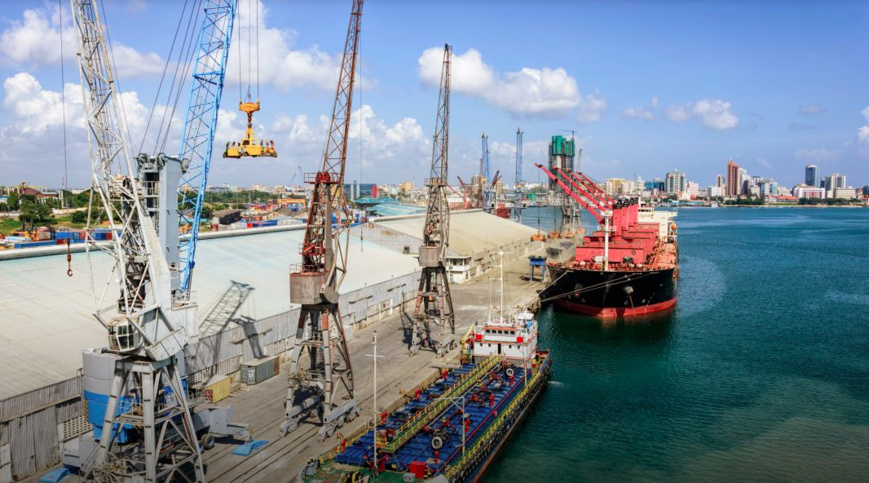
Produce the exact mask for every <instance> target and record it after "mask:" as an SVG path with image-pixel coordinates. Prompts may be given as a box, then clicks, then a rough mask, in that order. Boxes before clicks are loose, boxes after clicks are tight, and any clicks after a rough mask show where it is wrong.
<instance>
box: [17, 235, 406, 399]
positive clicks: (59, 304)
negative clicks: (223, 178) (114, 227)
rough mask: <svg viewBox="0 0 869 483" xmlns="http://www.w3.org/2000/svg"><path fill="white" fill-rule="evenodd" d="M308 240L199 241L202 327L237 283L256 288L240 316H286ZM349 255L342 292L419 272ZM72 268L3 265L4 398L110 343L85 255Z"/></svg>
mask: <svg viewBox="0 0 869 483" xmlns="http://www.w3.org/2000/svg"><path fill="white" fill-rule="evenodd" d="M248 233H250V232H248ZM303 236H304V230H301V229H299V230H289V231H280V232H271V233H257V234H249V235H245V236H229V237H226V238H214V239H207V240H201V241H200V243H199V245H198V250H197V257H196V271H195V272H194V278H193V288H194V290H195V292H196V295H197V300H198V302H199V320H200V323H202V321H203V320H204V319H205V317H206V316H207V315H208V313H209V312H211V311H212V309H214V307H215V306H216V304H217V303H218V301H219V300H220V298H221V296H222V295H223V294H224V293H226V292H227V291H228V290H229V289H230V288H231V287H233V282H236V283H240V284H247V285H250V287H251V288H252V289H253V290H251V292H250V294H249V297H248V298H247V300H246V302H245V303H244V304H243V306H242V307H241V309H240V310H239V313H237V314H236V317H250V318H253V319H263V318H266V317H269V316H271V315H275V314H279V313H282V312H286V311H287V310H289V309H290V303H289V273H290V268H289V267H290V264H293V263H299V262H300V261H301V257H300V255H299V246H300V245H301V243H302V237H303ZM349 250H350V253H349V266H348V274H347V278H346V279H345V280H344V283H343V285H342V286H341V292H343V293H346V292H350V291H353V290H355V289H357V288H360V287H363V286H365V285H370V284H374V283H377V282H381V281H384V280H388V279H389V278H390V277H393V276H396V277H397V276H400V275H404V274H407V273H412V272H414V271H416V270H418V264H417V261H416V260H415V259H413V258H411V257H407V256H404V255H401V254H399V253H396V252H394V251H391V250H389V249H386V248H384V247H381V246H379V245H375V244H374V243H371V242H370V241H369V242H365V243H364V245H363V244H360V242H359V239H358V238H351V240H350V248H349ZM92 260H93V263H94V268H95V271H96V274H97V279H96V280H98V282H97V283H98V284H99V286H102V285H103V283H102V282H99V280H105V278H106V276H107V274H108V271H109V268H110V262H111V259H110V258H109V256H107V255H105V254H103V253H93V254H92ZM72 268H73V271H74V274H75V275H74V276H73V277H67V275H66V269H67V266H66V257H65V256H64V255H54V256H44V257H34V258H23V259H15V260H4V261H0V314H2V315H0V400H2V399H5V398H8V397H10V396H14V395H16V394H20V393H22V392H26V391H30V390H33V389H37V388H40V387H43V386H46V385H49V384H53V383H56V382H59V381H62V380H64V379H68V378H71V377H73V376H75V375H76V371H77V370H78V368H80V367H81V351H82V350H83V349H85V348H88V347H103V346H105V345H107V344H106V333H105V330H104V329H103V328H102V327H101V326H100V325H99V322H97V321H96V319H94V317H93V315H92V312H93V302H92V296H91V285H90V284H91V278H90V276H89V273H88V264H87V260H86V257H85V254H84V253H76V254H73V261H72ZM115 287H116V286H115V285H113V286H112V288H110V289H109V292H108V293H109V295H107V297H106V298H107V301H108V302H110V303H111V300H109V299H113V298H116V297H117V295H116V294H117V288H115Z"/></svg>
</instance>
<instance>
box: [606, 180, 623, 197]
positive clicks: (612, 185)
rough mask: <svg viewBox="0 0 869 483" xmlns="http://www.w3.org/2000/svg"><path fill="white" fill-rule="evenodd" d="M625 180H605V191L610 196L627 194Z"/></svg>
mask: <svg viewBox="0 0 869 483" xmlns="http://www.w3.org/2000/svg"><path fill="white" fill-rule="evenodd" d="M626 185H627V180H626V179H624V178H610V179H608V180H606V190H607V192H608V193H609V194H611V195H623V194H626V193H627V186H626Z"/></svg>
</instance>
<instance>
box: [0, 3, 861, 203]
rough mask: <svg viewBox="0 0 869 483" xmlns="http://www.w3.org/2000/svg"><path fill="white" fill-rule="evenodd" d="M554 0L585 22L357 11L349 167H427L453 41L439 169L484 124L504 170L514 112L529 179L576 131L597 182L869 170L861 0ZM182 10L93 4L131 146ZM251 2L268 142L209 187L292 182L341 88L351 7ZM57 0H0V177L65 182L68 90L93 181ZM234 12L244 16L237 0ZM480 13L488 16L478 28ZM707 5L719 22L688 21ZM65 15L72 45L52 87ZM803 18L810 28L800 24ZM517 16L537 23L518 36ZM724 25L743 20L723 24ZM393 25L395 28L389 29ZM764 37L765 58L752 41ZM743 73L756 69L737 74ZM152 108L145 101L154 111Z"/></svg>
mask: <svg viewBox="0 0 869 483" xmlns="http://www.w3.org/2000/svg"><path fill="white" fill-rule="evenodd" d="M552 6H557V7H558V8H559V9H560V11H561V12H562V13H561V15H562V16H565V17H571V18H577V19H583V25H584V26H585V28H583V29H582V30H581V31H578V32H577V33H576V35H575V36H573V37H571V38H570V39H567V40H565V39H561V38H553V36H551V35H549V36H542V35H533V34H534V32H535V29H542V28H545V25H546V22H547V18H548V17H547V15H548V14H547V13H546V12H550V11H551V8H540V6H539V5H537V4H535V5H525V4H520V3H515V4H509V5H507V6H506V7H505V8H503V9H499V10H497V11H492V9H491V8H490V7H489V6H488V4H485V3H482V4H477V3H467V4H459V3H456V4H451V6H450V9H449V10H450V13H449V14H448V13H447V12H446V11H445V10H446V9H443V8H440V7H439V6H438V5H437V4H427V3H419V2H414V3H413V4H395V3H390V4H388V5H387V6H384V5H383V4H376V3H375V4H372V5H371V6H370V7H371V8H370V9H369V10H368V11H367V13H366V18H367V19H369V22H370V23H369V24H368V25H370V26H369V27H368V28H366V31H365V32H363V34H362V62H361V65H362V72H361V74H362V82H361V85H362V86H363V90H362V91H360V95H359V96H357V99H356V103H355V106H354V110H353V111H354V116H355V118H356V119H355V120H356V121H357V122H355V123H353V127H351V131H352V132H351V138H352V139H351V146H350V151H349V154H348V156H349V159H348V179H356V180H359V181H362V182H371V181H377V182H384V183H396V182H400V181H403V180H415V181H416V182H417V183H421V182H422V180H423V178H424V177H425V174H424V173H425V166H427V164H428V162H429V159H430V156H431V145H430V137H431V134H432V132H433V122H434V115H435V112H434V109H435V104H436V100H437V99H436V97H437V88H436V81H434V80H433V75H432V72H433V70H432V66H435V67H436V66H437V62H435V61H433V60H432V59H437V57H438V56H439V55H440V54H439V53H438V52H439V49H440V48H441V47H440V46H442V45H443V43H444V42H450V43H451V44H453V46H454V48H455V65H454V74H455V79H454V83H453V90H454V99H453V113H452V117H451V121H452V127H451V153H450V161H451V174H452V176H451V177H452V178H454V177H455V176H456V175H459V176H463V177H470V175H471V174H473V173H474V172H475V171H476V168H477V166H478V164H479V158H480V146H479V136H480V133H481V132H482V131H486V133H487V134H489V136H490V140H489V148H490V152H491V161H492V170H493V171H495V170H501V172H502V174H504V173H512V172H513V171H514V167H513V161H514V159H515V132H516V127H517V126H519V127H521V129H522V130H523V131H524V133H525V135H524V166H523V171H524V173H525V177H526V178H527V179H528V180H530V181H537V177H538V175H539V173H537V172H536V169H535V168H534V167H533V163H535V162H543V161H544V160H545V159H546V149H547V145H548V143H549V141H550V137H551V136H552V135H556V134H562V135H570V134H571V132H573V133H575V136H576V141H577V149H580V148H581V149H582V150H583V165H584V170H585V171H586V172H587V173H588V174H589V175H590V176H592V177H594V178H595V179H601V180H602V179H606V178H609V177H613V176H621V177H625V178H631V177H634V176H636V175H639V176H642V177H643V178H645V179H652V178H656V177H661V176H663V175H664V173H666V172H668V171H671V170H672V169H674V168H677V169H679V170H680V171H682V172H684V173H686V174H687V175H688V177H689V178H691V179H696V180H700V182H701V183H702V184H706V183H707V182H709V183H711V182H713V180H714V179H715V176H716V175H718V174H721V170H720V163H721V162H722V160H725V161H726V160H727V159H730V158H731V157H732V158H733V159H734V161H736V162H737V163H739V164H740V166H744V167H746V168H747V169H749V171H751V172H755V173H759V174H760V175H763V176H766V177H775V178H777V179H780V181H781V183H782V184H787V185H794V184H796V183H798V182H799V181H800V180H801V179H802V178H803V175H802V169H803V167H804V166H805V165H806V164H810V163H812V164H817V165H819V166H822V170H823V171H825V172H841V173H844V174H847V175H848V176H849V177H850V179H852V180H854V183H853V184H855V185H856V184H857V181H858V180H859V181H860V184H862V183H864V182H866V181H869V167H867V166H869V119H867V117H869V107H867V105H869V99H867V98H866V97H865V95H864V94H863V88H862V87H861V85H860V83H859V82H858V81H859V79H862V78H865V77H866V74H867V73H869V68H867V67H866V66H863V65H862V63H859V62H852V61H851V60H850V59H851V58H852V56H851V55H850V54H849V52H851V50H853V49H854V46H855V45H860V44H862V43H865V40H867V36H869V34H867V32H866V31H865V29H863V28H862V23H861V21H860V19H861V18H866V16H867V14H869V7H867V6H866V5H862V4H858V3H841V4H835V5H834V6H833V7H832V8H830V7H829V6H820V5H812V4H807V3H798V4H794V5H788V6H787V11H786V15H784V13H785V10H784V8H785V7H784V6H783V5H780V4H774V3H762V4H756V5H755V4H750V5H740V6H738V7H737V6H732V5H728V4H725V3H715V2H712V3H704V4H701V5H693V6H692V7H691V8H684V5H682V4H678V5H677V4H655V5H650V4H641V3H637V4H630V7H631V8H629V9H625V8H624V5H618V4H616V5H607V4H594V3H581V4H576V5H574V4H563V3H553V4H552ZM179 8H180V7H176V6H175V5H174V4H173V3H170V2H145V1H140V2H131V3H114V2H111V3H109V4H107V5H106V16H107V18H109V19H110V20H111V25H112V30H111V32H110V33H111V34H112V40H113V42H114V45H115V47H114V49H115V50H114V54H115V56H116V57H117V64H118V77H119V85H120V88H121V90H122V91H123V92H124V99H125V102H126V104H125V105H126V114H127V116H128V117H129V124H130V128H131V131H132V138H133V143H132V144H133V145H134V150H135V149H138V147H139V145H140V144H141V140H142V138H143V132H144V126H145V124H146V121H147V117H148V116H149V115H150V114H151V112H152V110H151V105H152V103H153V101H154V97H155V94H156V91H157V88H158V85H159V80H160V76H161V73H162V71H163V68H164V64H165V59H166V56H167V54H168V51H169V40H168V39H171V37H172V35H171V33H172V32H171V31H172V30H173V29H174V25H169V24H167V23H165V22H161V21H159V19H161V18H169V17H172V16H173V15H175V14H177V12H176V10H178V9H179ZM253 8H254V9H257V10H258V11H259V15H260V19H261V28H262V30H261V32H260V35H261V38H260V46H261V47H260V48H261V49H262V50H263V53H262V57H263V58H268V59H270V61H269V62H268V63H266V62H264V63H263V65H262V74H261V81H260V86H259V87H261V91H262V92H261V100H262V111H261V112H259V113H257V118H256V122H257V123H258V124H259V125H258V126H257V127H258V128H259V130H258V132H259V133H260V134H261V135H262V136H263V137H264V138H266V139H274V140H275V142H276V144H277V148H278V151H279V153H280V156H279V158H278V159H277V160H257V161H243V162H239V161H233V160H225V159H222V158H220V157H219V156H216V157H215V162H214V164H213V167H212V178H211V179H212V181H213V182H214V183H217V184H220V183H225V182H227V183H236V184H242V185H251V184H253V183H256V182H263V181H265V180H281V182H282V183H283V184H289V183H290V179H291V177H292V176H293V174H295V173H296V172H297V170H298V167H301V168H302V170H303V171H311V170H313V167H314V166H315V164H316V163H317V162H318V160H319V157H320V151H321V149H322V144H323V141H324V139H325V129H324V127H323V126H322V124H323V123H322V120H321V118H322V116H324V115H325V114H327V111H328V109H329V102H328V97H329V92H330V91H331V90H333V89H334V83H335V78H336V73H337V67H336V62H337V59H338V57H339V52H340V47H341V46H340V45H339V44H337V43H336V42H335V40H334V39H335V38H340V36H341V31H342V30H343V29H344V28H346V25H345V23H346V22H345V20H344V18H343V17H344V14H343V10H345V9H346V5H344V4H343V3H340V2H334V3H332V2H326V3H323V2H317V3H306V2H303V3H285V2H269V1H265V2H261V3H256V4H254V6H253ZM64 9H65V10H64V12H63V14H62V15H59V14H58V11H57V10H56V7H54V6H53V5H50V4H38V3H26V4H24V5H21V4H11V3H6V4H3V5H2V6H0V17H2V18H3V19H4V20H5V25H4V26H3V28H2V31H0V75H2V77H3V79H4V82H3V88H4V92H3V98H4V101H3V109H2V110H0V123H2V127H0V133H2V136H3V137H4V141H5V145H6V146H7V149H6V150H5V152H4V153H3V154H2V155H0V163H2V164H0V166H2V170H0V177H2V180H0V184H6V185H10V184H17V183H18V182H20V181H24V180H26V181H28V182H31V183H34V184H39V185H46V186H59V185H60V184H61V178H62V177H63V158H64V152H63V144H62V138H63V132H62V129H61V128H62V112H61V107H62V106H61V101H62V100H64V101H65V102H64V104H65V107H66V111H67V112H66V116H67V133H66V135H67V140H68V144H67V153H66V154H67V157H68V159H69V171H70V180H69V185H70V186H86V185H87V184H88V179H89V178H88V174H87V173H88V171H89V164H88V161H87V158H88V156H87V145H86V138H85V135H84V130H83V128H82V124H81V122H80V120H79V119H80V118H78V117H76V116H80V114H81V112H80V105H81V99H80V97H81V92H80V89H79V88H78V74H77V69H76V67H75V53H74V49H73V47H72V43H71V41H72V32H71V26H70V24H69V18H70V16H69V12H68V6H66V5H65V4H64ZM746 10H747V11H746ZM240 11H241V12H242V13H243V14H244V15H246V14H245V13H244V12H247V11H248V10H247V3H246V2H245V1H243V2H242V8H241V9H240ZM419 16H423V17H425V18H428V19H430V22H425V23H423V24H415V25H414V26H413V28H411V27H410V26H408V25H406V22H402V21H400V20H402V19H405V18H411V17H419ZM482 16H485V17H486V18H489V19H490V20H492V19H495V20H497V21H495V22H490V23H489V24H487V28H486V29H478V28H475V26H477V25H478V24H477V20H475V19H479V18H482ZM708 16H715V18H716V19H717V21H716V22H714V23H713V24H710V25H707V24H705V23H703V22H698V20H700V19H703V18H707V17H708ZM447 17H449V22H447ZM61 18H62V22H63V32H64V33H63V39H64V40H65V41H66V43H67V47H66V49H65V50H64V52H63V58H65V59H66V62H65V63H64V64H63V65H64V75H65V80H66V88H65V89H63V92H61V88H60V86H61V79H60V77H61V68H60V66H61V58H62V57H61V53H60V40H61V37H60V36H59V34H58V30H59V28H60V26H61ZM769 19H776V21H775V22H769V21H767V20H769ZM700 24H703V26H702V27H700ZM807 24H811V25H813V29H814V30H813V31H815V32H816V33H817V35H813V36H810V37H809V36H805V35H804V27H805V25H807ZM143 25H149V29H148V30H147V31H145V29H143V28H142V26H143ZM515 31H527V32H529V33H530V34H531V35H523V36H521V39H517V38H515V37H516V36H515V35H513V34H512V33H513V32H515ZM735 31H738V32H740V34H739V35H738V36H734V35H732V32H735ZM248 33H249V32H245V31H244V29H240V34H239V36H238V37H237V38H236V39H235V40H234V45H235V46H236V47H237V46H238V45H246V44H245V42H246V40H245V39H246V38H247V37H246V35H247V34H248ZM665 34H666V35H665ZM556 37H557V36H556ZM395 38H402V39H403V40H405V41H403V42H401V43H398V44H397V43H396V42H394V40H395ZM504 39H508V41H504ZM686 39H691V42H690V43H686V42H685V40H686ZM758 44H760V45H762V46H763V47H764V49H763V54H762V55H760V54H758V55H755V54H757V45H758ZM234 49H235V47H234V48H233V53H232V55H230V62H229V63H230V65H229V68H228V71H229V75H228V79H227V88H226V91H225V95H224V102H223V108H222V110H223V112H222V114H221V119H220V122H219V126H218V135H217V141H216V143H217V145H218V146H222V145H223V143H225V142H227V141H229V140H236V139H237V138H239V137H240V136H241V135H242V133H243V131H244V126H243V124H244V123H243V115H241V114H240V113H239V112H237V111H236V110H235V107H236V102H237V97H238V96H239V89H240V87H239V86H240V84H243V83H245V82H246V80H245V79H244V76H241V77H240V75H239V73H238V67H239V65H238V64H237V61H236V59H237V52H236V51H235V50H234ZM541 53H543V55H541ZM748 53H751V54H752V55H746V54H748ZM576 59H582V60H581V61H577V60H576ZM745 73H750V74H751V78H752V79H753V81H752V82H751V83H744V82H737V81H735V80H734V79H737V78H738V76H739V75H740V74H745ZM626 74H629V75H626ZM639 78H642V79H643V81H642V82H640V83H637V81H636V79H639ZM785 79H786V80H785ZM62 94H63V95H62ZM184 95H186V93H185V94H183V95H182V97H183V96H184ZM64 97H65V99H63V98H64ZM160 110H161V106H160V105H159V103H158V106H157V108H156V110H155V111H154V112H156V113H157V114H158V115H159V114H160ZM182 123H183V120H178V121H177V122H175V124H174V126H173V128H180V124H182ZM360 136H361V139H362V141H360ZM35 141H39V142H35ZM149 144H152V143H150V142H147V143H145V145H146V146H147V145H149ZM169 144H170V145H171V144H172V143H171V142H170V143H169ZM146 150H147V148H146ZM167 150H170V151H171V149H170V148H167ZM360 159H362V160H363V162H362V163H360ZM510 179H511V177H510V176H508V180H510ZM543 179H544V177H543V176H541V177H540V181H543Z"/></svg>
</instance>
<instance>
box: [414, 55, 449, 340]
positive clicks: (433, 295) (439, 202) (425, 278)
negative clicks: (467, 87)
mask: <svg viewBox="0 0 869 483" xmlns="http://www.w3.org/2000/svg"><path fill="white" fill-rule="evenodd" d="M451 58H452V49H451V48H450V46H449V44H446V45H444V60H443V67H442V70H441V84H440V94H439V95H438V111H437V119H436V121H435V133H434V142H433V143H432V155H431V172H430V175H429V179H428V183H427V185H428V205H427V208H426V213H425V224H424V225H423V230H422V245H421V246H420V247H419V266H420V267H421V268H422V273H421V274H420V277H419V290H418V291H417V295H416V307H415V308H414V310H413V338H412V341H411V346H410V354H411V355H416V354H417V353H418V352H419V350H420V348H421V347H428V348H430V349H432V350H433V351H435V352H437V354H438V355H439V356H443V355H444V354H446V352H447V351H449V350H451V349H452V348H453V347H454V346H455V341H454V340H452V339H450V340H447V338H446V327H447V325H449V328H450V333H451V334H455V333H456V315H455V311H454V310H453V298H452V296H451V295H450V282H449V280H448V279H447V269H446V256H447V248H448V247H449V245H450V206H449V203H448V202H447V193H446V190H447V185H448V184H449V177H448V175H447V172H448V168H449V140H450V136H449V130H450V63H451V60H452V59H451ZM432 324H435V325H438V326H440V338H439V339H438V340H437V341H435V340H432V338H431V325H432Z"/></svg>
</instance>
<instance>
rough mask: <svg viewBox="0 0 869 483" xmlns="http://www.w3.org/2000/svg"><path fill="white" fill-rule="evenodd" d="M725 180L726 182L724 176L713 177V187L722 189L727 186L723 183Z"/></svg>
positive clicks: (725, 182)
mask: <svg viewBox="0 0 869 483" xmlns="http://www.w3.org/2000/svg"><path fill="white" fill-rule="evenodd" d="M725 180H726V178H725V177H724V176H721V175H720V174H719V175H718V176H716V177H715V187H716V188H721V189H724V187H725V186H727V181H725Z"/></svg>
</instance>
